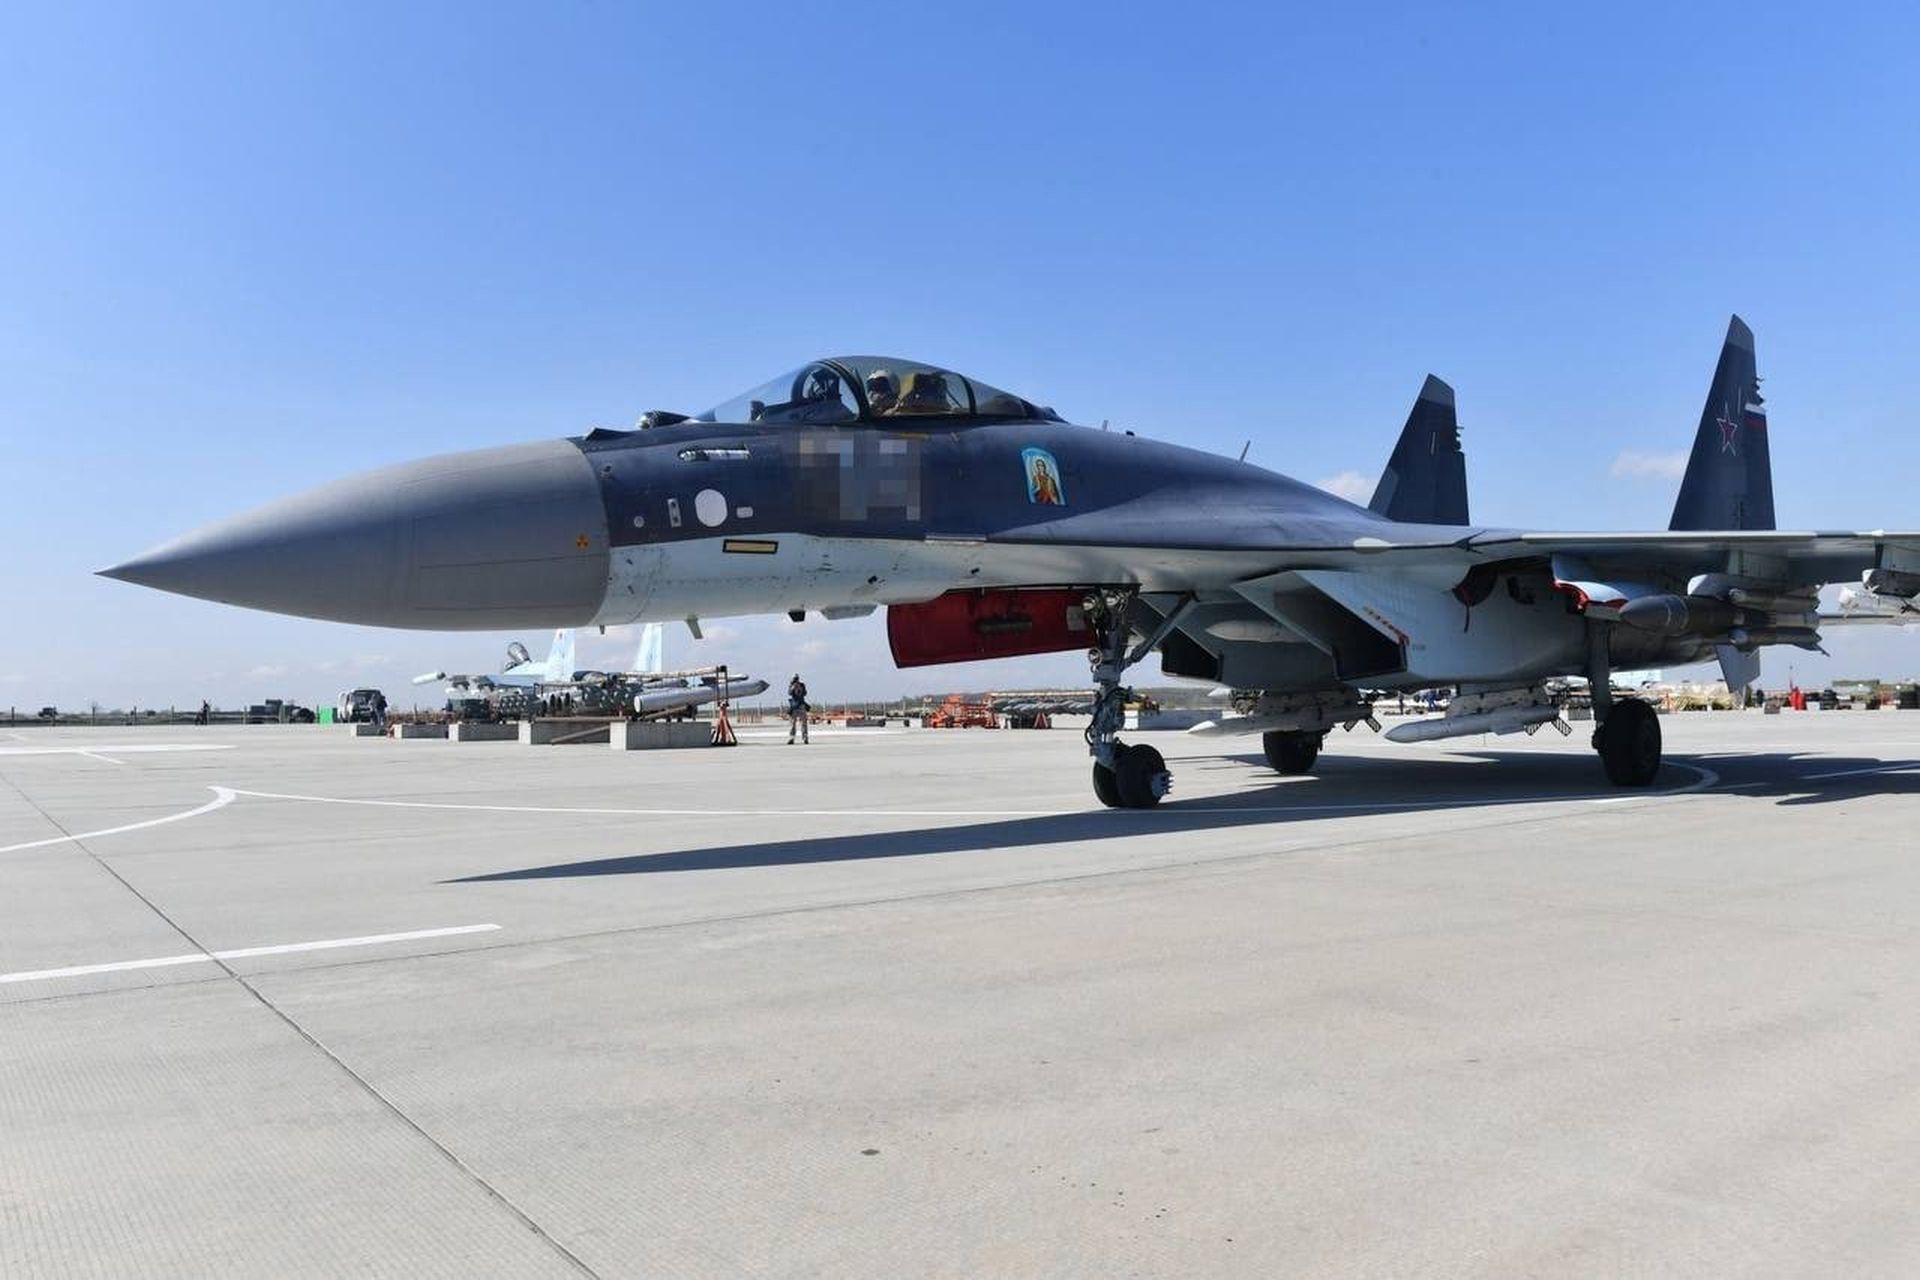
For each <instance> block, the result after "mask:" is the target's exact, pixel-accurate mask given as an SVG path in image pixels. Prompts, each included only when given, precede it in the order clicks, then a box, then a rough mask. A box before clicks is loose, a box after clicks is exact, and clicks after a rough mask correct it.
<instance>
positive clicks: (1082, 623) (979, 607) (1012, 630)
mask: <svg viewBox="0 0 1920 1280" xmlns="http://www.w3.org/2000/svg"><path fill="white" fill-rule="evenodd" d="M1084 595H1085V593H1084V592H1082V591H1077V590H1074V589H1072V588H1048V589H1044V590H1039V591H1010V590H1002V591H949V592H947V594H945V595H943V596H941V597H939V598H938V599H936V600H929V601H927V602H926V603H925V604H890V605H888V606H887V643H888V644H889V645H891V646H892V648H893V664H894V665H895V666H897V667H925V666H931V665H932V664H934V663H936V662H973V661H976V660H978V659H980V658H1014V657H1018V656H1020V655H1021V654H1026V653H1059V652H1061V651H1063V650H1067V649H1086V648H1091V647H1092V645H1093V641H1094V635H1093V631H1092V629H1091V628H1089V627H1088V626H1087V620H1086V618H1085V617H1084V616H1083V615H1082V613H1081V611H1080V601H1081V598H1082V597H1083V596H1084Z"/></svg>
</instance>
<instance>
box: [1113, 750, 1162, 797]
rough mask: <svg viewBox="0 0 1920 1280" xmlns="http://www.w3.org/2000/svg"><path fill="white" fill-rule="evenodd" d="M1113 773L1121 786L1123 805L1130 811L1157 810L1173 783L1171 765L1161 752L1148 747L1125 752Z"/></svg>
mask: <svg viewBox="0 0 1920 1280" xmlns="http://www.w3.org/2000/svg"><path fill="white" fill-rule="evenodd" d="M1113 773H1114V779H1115V780H1116V781H1117V782H1118V783H1119V790H1120V803H1121V804H1122V805H1123V806H1125V807H1126V808H1128V809H1151V808H1153V806H1155V805H1157V804H1159V803H1160V797H1161V796H1164V795H1165V794H1167V789H1168V787H1170V786H1171V785H1172V783H1173V778H1172V776H1171V775H1170V774H1168V772H1167V762H1166V761H1165V760H1162V759H1161V758H1160V753H1159V752H1158V751H1157V750H1155V749H1154V748H1152V747H1149V746H1145V745H1141V746H1136V747H1128V748H1127V749H1126V750H1125V751H1123V752H1121V753H1120V759H1119V765H1118V767H1117V768H1116V769H1114V771H1113Z"/></svg>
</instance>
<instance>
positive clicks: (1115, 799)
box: [1093, 760, 1120, 809]
mask: <svg viewBox="0 0 1920 1280" xmlns="http://www.w3.org/2000/svg"><path fill="white" fill-rule="evenodd" d="M1093 794H1095V795H1096V796H1099V797H1100V803H1101V804H1103V805H1105V806H1107V808H1109V809H1118V808H1119V807H1120V781H1119V779H1117V778H1115V777H1114V776H1113V770H1111V769H1109V768H1107V766H1105V765H1103V764H1101V763H1100V762H1099V761H1098V760H1095V761H1094V762H1093Z"/></svg>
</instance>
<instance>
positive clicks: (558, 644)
mask: <svg viewBox="0 0 1920 1280" xmlns="http://www.w3.org/2000/svg"><path fill="white" fill-rule="evenodd" d="M577 670H579V668H577V667H575V666H574V665H573V629H572V628H571V627H567V628H562V629H561V630H559V631H556V632H554V633H553V648H551V649H549V650H547V671H546V678H547V679H548V680H551V681H555V682H558V681H564V680H571V679H573V673H574V672H575V671H577Z"/></svg>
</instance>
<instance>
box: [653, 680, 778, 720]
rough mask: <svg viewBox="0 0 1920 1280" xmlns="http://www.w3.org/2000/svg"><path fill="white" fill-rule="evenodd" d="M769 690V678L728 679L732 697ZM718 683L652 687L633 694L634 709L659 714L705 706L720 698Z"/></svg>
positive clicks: (746, 696)
mask: <svg viewBox="0 0 1920 1280" xmlns="http://www.w3.org/2000/svg"><path fill="white" fill-rule="evenodd" d="M766 691H767V682H766V681H765V680H749V681H746V682H744V683H742V682H741V681H737V680H729V681H728V682H727V688H726V696H727V697H729V698H751V697H755V696H757V695H759V694H762V693H765V692H766ZM720 693H721V691H720V687H719V686H718V685H710V684H704V685H694V686H692V687H690V688H681V689H649V690H647V691H646V692H644V693H636V694H634V695H633V709H634V712H635V713H636V714H638V715H643V716H647V715H658V714H660V713H662V712H666V711H687V710H691V709H692V708H694V707H698V706H704V705H705V704H706V703H709V702H717V701H719V699H720Z"/></svg>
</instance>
